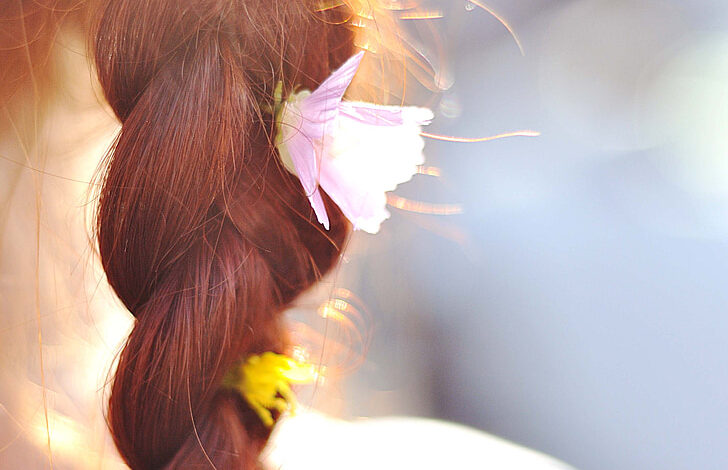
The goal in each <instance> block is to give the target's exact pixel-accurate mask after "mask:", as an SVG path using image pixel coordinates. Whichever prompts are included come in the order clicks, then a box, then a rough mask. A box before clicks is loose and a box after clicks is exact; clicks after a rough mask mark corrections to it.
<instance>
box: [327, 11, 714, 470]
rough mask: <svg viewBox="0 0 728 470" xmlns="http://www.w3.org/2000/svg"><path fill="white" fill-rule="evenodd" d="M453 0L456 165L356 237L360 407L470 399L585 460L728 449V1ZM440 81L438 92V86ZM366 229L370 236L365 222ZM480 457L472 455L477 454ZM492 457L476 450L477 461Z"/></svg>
mask: <svg viewBox="0 0 728 470" xmlns="http://www.w3.org/2000/svg"><path fill="white" fill-rule="evenodd" d="M487 5H489V6H490V7H492V8H493V9H494V10H495V11H497V12H498V13H500V14H501V15H502V16H504V17H505V18H507V19H508V20H509V21H510V22H511V23H512V25H513V27H514V29H515V30H516V32H517V33H518V34H519V36H520V38H521V40H522V42H523V46H524V48H525V51H526V55H525V57H523V56H521V55H520V53H519V51H518V48H517V47H516V45H515V43H514V42H513V40H512V39H511V38H510V37H509V36H508V35H507V34H506V32H505V29H504V28H503V26H502V25H500V24H499V23H498V22H497V21H495V20H494V19H493V18H492V17H489V16H488V15H487V14H486V13H485V12H484V11H483V10H481V9H479V8H477V7H476V8H470V7H471V6H472V5H470V6H469V5H468V4H467V3H463V2H450V1H447V2H445V1H443V2H440V5H439V6H440V7H441V8H443V9H444V11H445V13H446V18H444V19H442V20H438V21H439V22H440V23H438V28H440V30H441V31H443V33H444V37H445V40H446V44H445V46H446V49H447V54H448V57H449V59H450V61H451V63H452V70H453V71H454V77H455V82H454V84H453V86H452V87H451V88H450V89H449V90H448V91H446V92H445V93H444V94H443V95H442V96H441V102H440V105H439V108H438V109H439V115H438V117H437V119H436V121H435V123H433V125H432V126H430V129H429V130H430V131H433V132H440V133H445V134H448V133H449V134H458V135H468V136H476V135H488V134H496V133H499V132H503V131H508V130H515V129H524V128H531V129H536V130H539V131H541V132H542V133H543V135H542V136H541V137H539V138H531V139H529V138H514V139H507V140H502V141H497V142H492V143H484V144H470V145H464V144H452V143H445V144H443V143H438V142H428V145H427V149H426V151H427V156H428V158H429V161H430V163H432V164H434V165H437V166H439V167H441V168H442V169H443V172H444V175H443V177H442V178H439V179H435V178H428V177H424V176H420V177H418V179H417V181H415V182H413V183H410V184H408V185H406V186H404V187H401V188H400V189H399V190H398V194H400V195H403V196H408V197H412V198H416V199H421V200H428V201H431V202H458V203H462V204H463V205H464V207H465V209H466V212H465V214H463V215H461V216H454V217H449V218H447V217H440V218H435V217H431V216H412V215H409V214H403V213H401V212H397V211H396V210H393V212H394V215H393V218H392V220H390V221H389V222H387V223H386V224H385V225H384V228H383V231H382V234H381V235H379V236H377V237H367V236H366V235H363V236H362V237H361V238H359V239H357V240H354V244H355V246H366V249H364V252H365V255H366V256H357V255H356V254H355V255H353V256H352V262H351V263H350V264H349V265H348V266H347V267H346V268H345V270H344V273H343V274H342V276H341V280H342V282H341V284H343V285H344V286H346V287H349V288H351V289H352V290H354V291H355V292H357V293H358V294H359V295H360V296H361V297H362V298H363V299H364V302H365V303H366V305H367V306H368V307H369V310H370V311H371V313H372V315H373V317H374V318H375V332H374V338H373V343H372V347H371V350H370V353H369V356H368V361H367V363H366V364H365V365H364V366H363V367H362V368H361V369H360V370H359V371H358V373H357V374H356V375H355V376H354V377H352V378H351V380H350V385H351V386H350V387H349V392H350V394H351V398H349V399H348V403H350V404H351V406H352V409H351V410H350V411H351V414H354V415H357V414H360V415H377V414H391V413H397V414H414V415H426V416H434V417H439V418H445V419H450V420H455V421H459V422H462V423H466V424H468V425H472V426H475V427H478V428H481V429H484V430H486V431H489V432H492V433H494V434H497V435H500V436H503V437H506V438H508V439H511V440H514V441H516V442H519V443H522V444H525V445H527V446H530V447H533V448H535V449H539V450H542V451H544V452H547V453H550V454H552V455H554V456H556V457H558V458H560V459H563V460H564V461H566V462H568V463H570V464H572V465H574V466H575V467H577V468H580V469H583V470H643V469H660V470H688V469H702V470H722V469H725V468H728V442H727V441H728V400H726V388H727V387H728V367H726V356H727V354H726V343H727V340H728V316H727V315H726V310H728V289H726V281H727V280H728V2H725V1H724V0H712V1H698V0H693V1H677V0H673V1H667V0H662V1H659V0H633V1H626V0H623V1H622V0H579V1H542V0H523V1H520V0H519V1H513V0H489V1H488V2H487ZM437 106H438V104H437V102H436V103H435V107H437ZM360 242H361V244H360ZM474 464H475V463H474ZM475 467H477V465H475Z"/></svg>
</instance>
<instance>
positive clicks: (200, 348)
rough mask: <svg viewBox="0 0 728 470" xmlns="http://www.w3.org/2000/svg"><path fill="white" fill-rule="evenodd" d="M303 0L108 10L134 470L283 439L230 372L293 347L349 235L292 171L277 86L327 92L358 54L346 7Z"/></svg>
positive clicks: (114, 261) (116, 260)
mask: <svg viewBox="0 0 728 470" xmlns="http://www.w3.org/2000/svg"><path fill="white" fill-rule="evenodd" d="M314 9H315V8H314V2H304V1H290V0H247V1H241V0H238V1H229V0H228V1H210V0H197V1H195V2H192V1H188V0H149V1H144V2H139V1H136V0H104V1H101V2H99V5H98V11H97V12H96V16H95V28H94V34H93V44H92V49H93V53H94V57H95V64H96V69H97V73H98V76H99V80H100V83H101V86H102V89H103V92H104V95H105V97H106V99H107V100H108V102H109V104H110V105H111V107H112V109H113V110H114V113H115V114H116V115H117V117H118V118H119V120H120V121H121V122H122V128H121V130H120V133H119V135H118V137H117V139H116V141H115V144H114V146H113V148H112V149H111V151H110V152H109V154H108V156H107V162H106V166H105V170H104V171H105V172H104V173H103V175H102V178H103V186H102V189H101V191H100V195H99V209H98V215H97V233H98V242H99V250H100V253H101V259H102V263H103V266H104V270H105V271H106V274H107V278H108V280H109V283H110V284H111V286H112V287H113V288H114V290H115V292H116V293H117V295H118V296H119V298H120V299H121V300H122V302H123V303H124V305H125V306H126V307H127V308H128V309H129V310H130V311H131V313H132V314H133V315H134V316H135V317H136V323H135V326H134V328H133V330H132V332H131V334H130V336H129V338H128V340H127V342H126V344H125V346H124V348H123V350H122V351H121V353H120V355H119V361H118V366H117V370H116V373H115V376H114V379H113V382H112V386H111V395H110V400H109V410H108V421H109V426H110V428H111V432H112V435H113V437H114V441H115V443H116V445H117V448H118V449H119V451H120V453H121V455H122V456H123V458H124V459H125V461H126V462H127V463H128V464H129V466H130V467H131V468H132V469H135V470H136V469H158V468H197V467H200V468H212V466H213V465H214V467H216V468H218V469H228V468H236V469H237V468H244V469H253V468H256V467H257V465H258V456H259V453H260V451H261V449H262V448H263V446H264V445H265V442H266V440H267V438H268V435H269V430H268V429H266V428H264V427H263V425H262V424H261V423H260V421H259V420H258V418H257V417H256V416H255V414H254V413H253V412H252V411H251V410H250V409H249V408H248V407H247V406H246V405H245V402H244V401H243V400H242V399H241V397H240V396H239V395H237V394H236V393H234V392H232V391H230V390H226V389H223V388H221V386H220V385H221V381H222V378H223V377H224V375H225V373H226V372H227V371H228V370H230V368H231V367H233V366H234V364H236V363H237V362H238V361H240V360H242V359H244V358H245V357H246V356H248V355H250V354H257V353H261V352H264V351H275V352H285V349H286V335H285V331H284V327H283V324H282V321H281V314H282V312H283V310H284V309H285V308H286V307H287V306H288V305H289V304H290V302H292V301H293V300H294V299H295V298H296V297H297V296H298V295H299V294H300V293H301V292H303V291H304V290H306V289H307V288H309V287H310V286H311V285H313V284H314V283H315V282H316V281H317V280H318V279H319V278H320V276H321V275H322V274H324V273H325V272H326V271H328V270H330V269H331V268H332V267H333V266H334V265H335V263H336V262H337V260H338V258H339V255H340V250H341V248H342V246H343V244H344V241H345V238H346V236H347V234H348V231H349V224H348V222H347V221H346V220H345V218H344V217H343V215H342V214H341V212H340V210H339V209H338V208H337V207H336V206H335V205H334V204H333V203H331V201H330V199H329V198H328V197H325V200H326V204H327V211H328V212H329V215H330V218H331V229H330V230H329V231H325V230H324V229H323V228H322V227H321V226H320V225H319V224H318V223H317V222H316V221H315V216H314V214H313V213H312V210H311V207H310V205H309V202H308V199H307V197H306V194H304V193H303V190H302V188H301V186H300V183H299V182H298V180H297V179H296V178H295V177H294V176H293V175H291V174H290V173H288V172H287V171H286V170H285V169H284V168H283V167H282V165H281V164H280V162H279V159H278V156H277V154H276V151H275V148H274V146H273V145H272V144H271V142H273V139H274V136H273V128H274V126H273V122H272V116H271V115H270V114H269V113H266V112H265V111H263V110H265V109H267V108H266V107H267V106H268V105H269V104H270V103H271V101H272V93H273V89H274V87H275V85H276V83H277V82H278V81H282V82H283V84H284V89H286V90H291V89H293V88H294V87H296V86H300V87H305V88H314V87H315V86H316V85H317V84H318V83H320V82H321V81H322V80H323V79H324V78H326V76H328V75H329V74H330V73H331V71H332V70H334V69H335V68H336V67H337V66H339V65H340V64H341V63H343V61H344V60H345V59H346V58H348V57H349V55H350V54H351V53H352V38H351V33H350V31H349V30H348V29H346V28H344V27H342V26H341V23H342V21H343V19H345V16H346V12H340V11H332V12H329V13H326V14H327V15H329V16H330V18H328V19H327V18H322V17H321V14H314Z"/></svg>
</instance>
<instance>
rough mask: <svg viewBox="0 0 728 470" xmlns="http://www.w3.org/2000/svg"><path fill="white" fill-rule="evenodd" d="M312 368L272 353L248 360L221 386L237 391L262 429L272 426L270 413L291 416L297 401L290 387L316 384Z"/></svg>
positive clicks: (272, 420)
mask: <svg viewBox="0 0 728 470" xmlns="http://www.w3.org/2000/svg"><path fill="white" fill-rule="evenodd" d="M316 376H317V374H316V369H315V367H314V366H313V364H307V363H305V362H300V361H296V360H295V359H291V358H290V357H287V356H284V355H282V354H276V353H274V352H264V353H263V354H260V355H254V356H250V357H248V359H246V361H245V362H244V363H243V364H241V365H239V366H238V367H236V368H235V369H233V370H232V371H231V372H229V373H228V375H227V376H226V377H225V379H224V385H225V386H227V387H228V388H233V389H235V390H237V391H238V392H239V393H240V394H241V395H242V396H243V398H244V399H245V401H247V402H248V404H249V405H250V407H251V408H252V409H253V411H255V413H256V414H257V415H258V417H260V420H261V421H262V422H263V424H264V425H265V426H266V427H271V426H273V424H274V423H275V420H274V419H273V414H272V411H277V412H278V413H283V412H284V411H291V412H295V409H296V405H297V400H296V395H294V393H293V391H292V390H291V384H306V383H311V382H313V381H314V380H316Z"/></svg>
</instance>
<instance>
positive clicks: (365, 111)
mask: <svg viewBox="0 0 728 470" xmlns="http://www.w3.org/2000/svg"><path fill="white" fill-rule="evenodd" d="M363 57H364V52H359V53H358V54H356V55H355V56H353V57H351V58H350V59H349V60H347V61H346V62H345V63H344V65H342V66H341V67H340V68H339V69H338V70H336V71H335V72H334V73H333V74H331V76H329V77H328V78H327V79H326V80H325V81H324V82H323V83H322V84H321V85H320V86H319V87H318V88H317V89H316V90H315V91H314V92H310V91H308V90H304V91H301V92H298V93H294V94H292V95H291V96H290V97H289V98H288V100H287V101H286V102H285V103H283V107H282V109H281V112H280V115H279V117H278V135H277V138H276V145H277V147H278V151H279V153H280V155H281V158H282V159H283V162H284V163H285V164H286V167H287V168H288V169H289V170H291V171H292V172H294V173H295V174H296V175H298V178H299V179H300V180H301V184H302V185H303V188H304V190H305V191H306V194H307V195H308V198H309V200H310V201H311V207H313V210H314V212H315V213H316V217H317V219H318V221H319V222H320V223H321V224H323V226H324V227H325V228H326V229H327V230H328V229H329V218H328V215H327V214H326V209H325V207H324V203H323V200H322V198H321V193H320V192H319V188H323V189H324V191H326V194H328V195H329V196H330V197H331V199H333V201H334V202H335V203H336V204H337V205H338V206H339V208H340V209H341V211H342V212H343V213H344V215H345V216H346V217H347V218H348V219H349V220H350V221H351V223H352V224H353V225H354V229H355V230H364V231H366V232H369V233H377V232H378V231H379V226H380V224H381V223H382V221H384V220H385V219H387V218H388V217H389V215H390V214H389V212H388V211H387V209H386V203H387V198H386V194H385V193H386V192H387V191H392V190H394V189H395V188H396V187H397V185H398V184H400V183H404V182H405V181H409V180H410V179H411V178H412V175H414V174H415V173H416V172H417V166H418V165H422V164H423V163H424V156H423V154H422V149H423V147H424V140H423V139H422V137H421V136H420V131H421V126H423V125H426V124H429V122H430V120H432V117H433V114H432V111H430V110H429V109H426V108H418V107H412V106H407V107H400V106H380V105H376V104H372V103H363V102H356V101H342V98H343V96H344V92H345V91H346V89H347V87H348V86H349V84H350V83H351V80H352V79H353V78H354V74H356V71H357V69H358V67H359V63H360V62H361V60H362V58H363Z"/></svg>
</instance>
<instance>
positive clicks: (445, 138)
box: [420, 130, 541, 144]
mask: <svg viewBox="0 0 728 470" xmlns="http://www.w3.org/2000/svg"><path fill="white" fill-rule="evenodd" d="M420 135H421V136H422V137H427V138H429V139H435V140H443V141H445V142H460V143H466V144H472V143H475V142H488V141H490V140H497V139H505V138H507V137H538V136H540V135H541V133H540V132H538V131H529V130H523V131H513V132H505V133H503V134H497V135H490V136H487V137H456V136H451V135H440V134H430V133H429V132H420Z"/></svg>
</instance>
